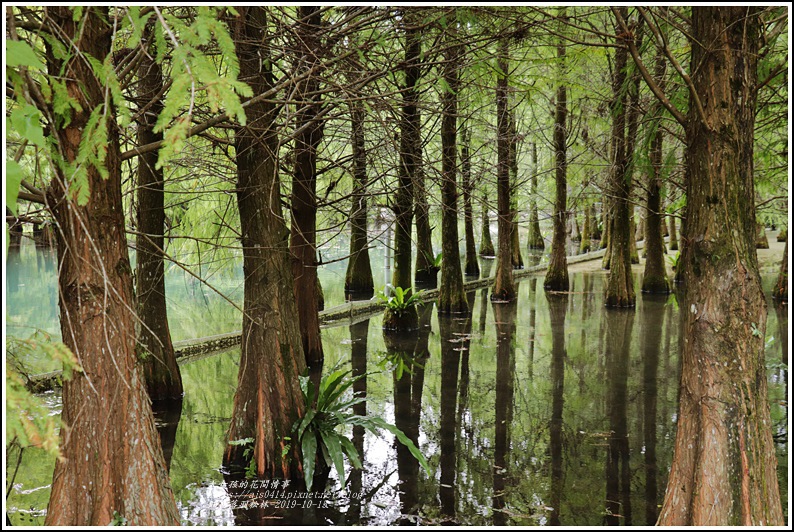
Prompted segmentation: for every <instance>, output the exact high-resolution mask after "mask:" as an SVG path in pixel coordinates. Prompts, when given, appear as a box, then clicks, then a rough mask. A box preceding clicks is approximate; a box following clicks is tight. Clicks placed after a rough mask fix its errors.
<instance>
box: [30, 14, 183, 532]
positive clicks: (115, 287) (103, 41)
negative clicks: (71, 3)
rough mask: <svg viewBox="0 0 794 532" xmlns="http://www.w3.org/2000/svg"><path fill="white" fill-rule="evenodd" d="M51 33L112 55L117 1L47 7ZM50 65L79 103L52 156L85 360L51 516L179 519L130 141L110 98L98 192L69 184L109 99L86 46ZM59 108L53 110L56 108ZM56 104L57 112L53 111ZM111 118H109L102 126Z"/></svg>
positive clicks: (151, 521) (66, 293) (50, 194)
mask: <svg viewBox="0 0 794 532" xmlns="http://www.w3.org/2000/svg"><path fill="white" fill-rule="evenodd" d="M45 12H46V20H47V24H49V25H51V27H50V29H51V30H52V31H51V34H52V35H56V36H57V37H56V38H58V39H64V40H65V41H67V42H69V43H70V44H69V47H71V46H72V43H74V44H73V46H74V47H75V48H76V49H78V50H80V51H81V52H82V53H84V54H87V55H90V56H91V57H94V58H96V59H97V60H99V61H100V62H101V61H103V60H104V59H105V58H106V57H107V56H108V54H110V52H111V34H112V27H111V25H110V24H109V23H108V19H109V17H108V8H106V7H105V8H102V7H91V8H86V10H85V13H84V15H83V17H82V18H80V20H79V21H77V22H76V21H75V20H74V18H73V13H72V9H71V8H69V7H48V8H45ZM46 55H47V67H48V71H49V72H50V75H52V76H58V77H59V79H62V80H63V81H64V82H65V83H66V88H67V91H68V93H69V97H70V98H73V99H74V101H75V102H77V103H78V104H79V106H80V108H79V110H74V111H73V112H72V116H71V121H70V122H69V123H68V124H67V125H65V126H63V127H61V128H58V129H55V128H53V129H52V131H51V132H52V134H53V135H55V137H56V140H57V143H58V150H59V153H60V154H61V155H62V156H63V158H64V164H63V166H58V167H56V168H54V169H53V170H54V177H53V180H52V183H51V185H50V187H49V189H48V191H47V203H48V205H49V206H50V208H51V211H52V214H53V217H54V218H55V220H56V223H57V224H58V262H59V269H58V271H59V275H58V286H59V291H58V292H59V302H60V309H61V310H60V312H61V335H62V337H63V341H64V343H65V344H66V345H67V346H68V347H69V348H70V349H71V350H72V352H73V353H74V354H75V356H76V357H77V359H78V361H79V363H80V365H81V366H82V368H83V372H82V373H78V374H76V375H75V376H74V378H73V379H71V380H68V381H66V382H65V383H64V386H63V411H62V414H61V419H62V422H63V427H64V428H63V429H62V431H61V453H62V454H63V457H64V459H63V460H59V461H57V462H56V464H55V471H54V473H53V481H52V491H51V495H50V502H49V505H48V508H47V517H46V520H45V522H46V524H47V525H71V526H88V525H109V524H110V523H111V521H112V520H113V518H114V512H118V513H119V514H120V515H121V516H123V517H124V518H125V519H127V522H128V523H129V524H134V525H149V526H152V525H177V524H179V514H178V512H177V508H176V504H175V502H174V496H173V493H172V492H171V486H170V482H169V480H168V474H167V471H166V467H165V461H164V459H163V453H162V448H161V446H160V442H159V437H158V435H157V431H156V430H155V426H154V417H153V415H152V409H151V406H150V403H149V398H148V397H147V395H146V388H145V384H144V381H143V378H142V375H141V372H140V369H139V368H138V366H137V358H136V356H135V334H134V331H135V316H134V312H133V308H134V299H133V289H132V270H131V268H130V262H129V257H128V254H127V238H126V234H125V230H124V213H123V207H122V201H121V152H120V149H119V143H118V139H119V135H118V132H117V131H116V130H115V129H114V127H115V118H114V110H113V108H112V106H109V107H107V108H106V111H107V113H108V114H107V115H106V119H107V124H106V125H105V126H104V127H106V128H107V131H106V132H105V133H107V136H108V142H107V144H106V145H105V146H104V148H105V149H106V151H105V160H104V164H103V166H104V168H103V170H104V172H103V173H104V174H105V175H104V176H103V175H101V174H100V171H99V169H98V168H96V167H95V166H93V165H90V164H89V165H87V166H86V167H85V171H86V174H85V179H86V181H87V185H88V186H89V187H90V197H89V198H88V200H87V202H86V203H85V205H79V204H78V203H77V202H76V201H75V200H74V197H73V193H72V192H71V191H69V188H70V185H72V188H73V186H74V183H73V172H74V170H72V171H68V169H66V168H65V166H66V165H67V164H73V163H74V162H75V160H76V159H77V157H78V152H79V150H80V145H81V143H82V142H83V140H84V137H83V132H84V128H85V127H86V125H87V123H88V121H89V116H90V114H91V112H92V111H93V110H94V109H95V108H97V107H99V106H103V105H104V104H105V103H106V102H105V99H104V95H105V92H104V91H105V88H104V87H103V86H102V85H100V83H99V82H98V80H97V77H96V75H95V73H94V71H93V70H92V68H91V66H90V64H89V63H88V62H87V61H85V59H84V56H82V55H77V54H73V55H70V56H69V57H68V58H66V59H59V58H57V57H56V54H54V53H53V50H52V48H51V47H50V46H49V45H48V46H47V54H46ZM50 111H52V110H50ZM48 114H50V113H48ZM99 127H103V126H101V125H100V126H99Z"/></svg>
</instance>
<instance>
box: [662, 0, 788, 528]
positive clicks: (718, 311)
mask: <svg viewBox="0 0 794 532" xmlns="http://www.w3.org/2000/svg"><path fill="white" fill-rule="evenodd" d="M760 13H761V8H756V7H739V6H731V7H728V6H721V7H700V6H698V7H694V8H693V10H692V34H693V38H692V61H691V64H692V65H698V68H697V69H693V73H692V84H693V86H694V90H695V91H696V92H695V93H694V94H690V105H689V117H688V126H687V128H686V143H685V145H686V146H687V152H686V169H687V173H688V175H687V176H686V184H687V186H686V196H687V206H686V216H685V220H686V223H685V224H684V228H683V238H684V239H685V241H686V242H687V243H688V244H687V246H686V250H685V253H684V256H683V261H684V262H683V264H682V265H681V266H680V267H682V268H683V269H684V271H685V273H684V279H685V282H686V293H685V296H684V298H683V302H682V303H683V304H682V305H681V309H682V310H684V311H685V315H684V318H683V334H684V338H686V341H685V342H684V343H683V344H682V353H681V359H682V366H681V391H680V403H679V412H678V423H677V424H678V429H677V434H676V441H675V450H674V455H673V463H672V467H671V470H670V477H669V481H668V485H667V492H666V493H665V499H664V504H663V506H662V510H661V513H660V517H659V524H661V525H669V526H685V525H696V526H728V525H743V526H782V525H783V524H784V521H783V512H782V508H781V501H780V493H779V490H778V478H777V460H776V457H775V447H774V443H773V441H772V430H771V426H772V425H771V420H770V415H769V402H768V396H767V379H766V367H765V363H764V333H765V329H766V303H765V300H764V294H763V292H762V289H761V279H760V276H759V273H758V259H757V257H756V252H755V237H756V227H755V222H756V220H755V208H754V205H755V202H754V198H755V194H754V185H753V132H754V123H755V103H756V98H755V88H756V82H757V62H758V46H759V41H760V35H759V33H760V32H759V28H760ZM696 98H697V100H696ZM699 110H700V111H702V115H703V116H700V114H701V113H700V112H699Z"/></svg>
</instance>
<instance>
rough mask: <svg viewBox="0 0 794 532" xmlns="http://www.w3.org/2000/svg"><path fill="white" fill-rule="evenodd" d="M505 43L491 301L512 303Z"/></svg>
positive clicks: (498, 83)
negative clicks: (494, 257)
mask: <svg viewBox="0 0 794 532" xmlns="http://www.w3.org/2000/svg"><path fill="white" fill-rule="evenodd" d="M507 47H508V44H507V40H506V39H502V40H501V41H499V70H500V71H501V73H500V74H499V75H498V78H497V81H496V132H497V133H496V134H497V138H496V154H497V162H496V188H497V196H498V197H497V201H498V217H499V250H498V255H497V256H496V274H495V279H494V286H493V290H492V292H491V299H494V300H499V301H511V300H513V299H515V298H516V288H515V283H514V282H513V253H512V249H511V248H512V246H513V238H512V230H513V219H512V210H511V209H510V115H509V112H510V111H509V110H508V79H507V75H508V67H509V65H508V59H507V50H508V48H507Z"/></svg>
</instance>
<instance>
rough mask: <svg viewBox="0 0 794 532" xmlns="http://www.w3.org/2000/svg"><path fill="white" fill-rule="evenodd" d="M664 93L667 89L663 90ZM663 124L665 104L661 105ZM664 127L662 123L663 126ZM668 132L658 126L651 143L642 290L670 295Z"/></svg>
mask: <svg viewBox="0 0 794 532" xmlns="http://www.w3.org/2000/svg"><path fill="white" fill-rule="evenodd" d="M664 70H665V60H664V57H663V56H662V52H661V51H659V52H658V53H657V55H656V67H655V71H654V77H655V78H656V80H657V83H659V85H660V86H661V87H664V85H665V84H664ZM662 90H664V89H662ZM657 113H658V114H659V116H658V118H657V120H659V121H661V105H658V106H657ZM659 125H661V124H659ZM663 136H664V132H663V131H662V128H661V127H657V129H656V135H654V137H653V140H652V141H651V153H650V159H651V160H650V163H651V164H650V166H651V168H650V170H651V171H650V174H649V175H648V199H647V202H646V204H645V274H644V275H643V278H642V291H643V292H648V293H652V294H666V293H668V292H669V291H670V284H669V283H668V281H667V267H666V265H665V263H664V237H663V236H662V224H663V223H664V217H663V215H662V212H661V210H662V143H663Z"/></svg>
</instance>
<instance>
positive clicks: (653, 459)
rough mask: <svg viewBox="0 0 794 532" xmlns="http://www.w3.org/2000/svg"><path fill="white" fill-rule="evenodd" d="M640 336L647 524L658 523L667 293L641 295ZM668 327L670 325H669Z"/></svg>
mask: <svg viewBox="0 0 794 532" xmlns="http://www.w3.org/2000/svg"><path fill="white" fill-rule="evenodd" d="M641 297H642V313H641V318H640V319H641V325H642V330H641V333H640V335H641V338H642V348H641V352H642V384H643V408H642V428H643V430H642V439H643V446H644V448H645V464H644V467H645V524H646V525H654V524H656V518H657V517H658V516H659V509H658V504H659V503H660V502H661V501H660V500H659V486H658V464H657V456H656V443H657V434H656V431H657V423H658V417H657V413H656V411H657V403H658V389H657V381H658V373H659V352H660V350H661V346H662V333H663V329H664V322H665V318H666V314H667V313H666V312H665V303H666V301H667V299H668V298H667V296H666V295H665V296H659V295H652V294H642V296H641ZM668 330H669V324H668Z"/></svg>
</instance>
